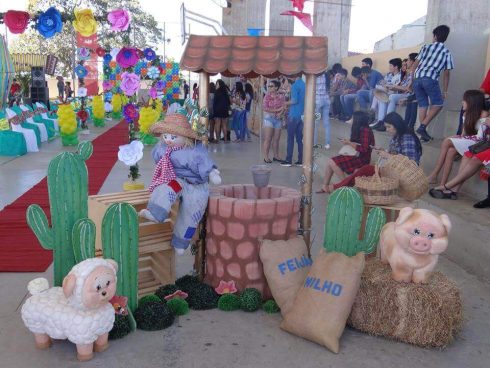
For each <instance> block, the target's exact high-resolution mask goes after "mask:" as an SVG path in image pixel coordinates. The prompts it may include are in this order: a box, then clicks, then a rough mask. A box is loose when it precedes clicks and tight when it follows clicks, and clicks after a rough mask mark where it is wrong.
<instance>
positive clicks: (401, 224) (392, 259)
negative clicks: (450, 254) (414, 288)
mask: <svg viewBox="0 0 490 368" xmlns="http://www.w3.org/2000/svg"><path fill="white" fill-rule="evenodd" d="M450 230H451V221H450V220H449V217H448V216H447V215H438V214H437V213H435V212H432V211H429V210H424V209H413V208H411V207H405V208H402V209H401V211H400V214H399V215H398V218H397V219H396V222H389V223H387V224H386V225H385V226H383V229H382V230H381V235H380V242H379V244H380V252H381V261H382V262H383V263H389V264H390V266H391V270H392V277H393V279H395V280H396V281H399V282H401V281H402V282H410V281H413V282H414V283H424V284H425V283H427V282H428V280H429V277H430V274H431V272H432V271H433V270H434V268H435V266H436V264H437V259H438V258H439V254H441V253H442V252H444V251H445V250H446V248H447V244H448V234H449V231H450Z"/></svg>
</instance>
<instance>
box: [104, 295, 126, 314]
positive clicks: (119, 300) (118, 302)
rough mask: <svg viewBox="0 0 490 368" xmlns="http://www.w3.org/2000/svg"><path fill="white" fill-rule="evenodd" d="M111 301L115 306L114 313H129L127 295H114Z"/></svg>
mask: <svg viewBox="0 0 490 368" xmlns="http://www.w3.org/2000/svg"><path fill="white" fill-rule="evenodd" d="M109 303H111V304H112V306H113V307H114V313H115V314H122V315H127V314H128V308H127V305H128V298H127V297H125V296H117V295H114V296H113V297H112V299H111V300H109Z"/></svg>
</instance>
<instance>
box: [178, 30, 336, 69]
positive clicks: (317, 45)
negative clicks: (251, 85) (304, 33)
mask: <svg viewBox="0 0 490 368" xmlns="http://www.w3.org/2000/svg"><path fill="white" fill-rule="evenodd" d="M327 54H328V52H327V38H326V37H299V36H261V37H254V36H197V35H190V37H189V41H188V42H187V46H186V48H185V51H184V55H183V56H182V60H181V61H180V66H181V69H183V70H190V71H192V72H203V71H204V72H207V73H208V74H211V75H214V74H218V73H221V74H222V75H224V76H226V77H231V76H235V75H244V76H245V77H249V78H253V77H257V76H259V75H263V76H266V77H276V76H278V75H279V74H283V75H287V76H295V75H298V74H315V75H318V74H321V73H323V72H325V71H326V70H327Z"/></svg>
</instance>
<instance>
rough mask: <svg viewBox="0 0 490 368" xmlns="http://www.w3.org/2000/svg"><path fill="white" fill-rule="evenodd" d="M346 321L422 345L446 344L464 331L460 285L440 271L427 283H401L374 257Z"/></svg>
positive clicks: (365, 269) (370, 261)
mask: <svg viewBox="0 0 490 368" xmlns="http://www.w3.org/2000/svg"><path fill="white" fill-rule="evenodd" d="M347 324H348V325H349V326H351V327H353V328H355V329H357V330H360V331H363V332H367V333H369V334H372V335H377V336H384V337H388V338H392V339H395V340H399V341H403V342H406V343H409V344H414V345H418V346H421V347H445V346H447V345H448V344H449V343H451V342H452V341H453V339H454V337H455V336H456V335H457V334H458V333H459V332H460V331H461V328H462V324H463V304H462V301H461V296H460V292H459V289H458V287H457V286H456V285H455V284H454V282H452V281H450V280H449V279H448V278H447V277H446V276H444V275H443V274H442V273H440V272H435V273H434V274H433V275H432V276H431V278H430V280H429V283H428V284H426V285H424V284H414V283H398V282H396V281H395V280H393V279H392V278H391V268H390V266H389V265H384V264H382V263H381V262H380V261H379V260H377V259H371V260H369V261H367V262H366V267H365V268H364V272H363V274H362V278H361V286H360V288H359V292H358V294H357V297H356V300H355V302H354V306H353V307H352V311H351V314H350V316H349V319H348V321H347Z"/></svg>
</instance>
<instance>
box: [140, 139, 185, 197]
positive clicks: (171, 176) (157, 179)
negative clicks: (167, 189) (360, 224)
mask: <svg viewBox="0 0 490 368" xmlns="http://www.w3.org/2000/svg"><path fill="white" fill-rule="evenodd" d="M182 148H184V146H181V147H167V149H166V150H165V154H164V155H163V157H162V158H161V159H160V161H158V163H157V166H156V167H155V172H154V173H153V178H152V179H151V184H150V186H149V187H148V190H149V191H150V192H153V190H154V189H155V188H156V187H158V186H159V185H162V184H168V183H170V182H171V181H172V180H175V179H176V178H177V176H176V175H175V171H174V167H173V165H172V162H170V155H171V154H172V152H174V151H178V150H181V149H182Z"/></svg>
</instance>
